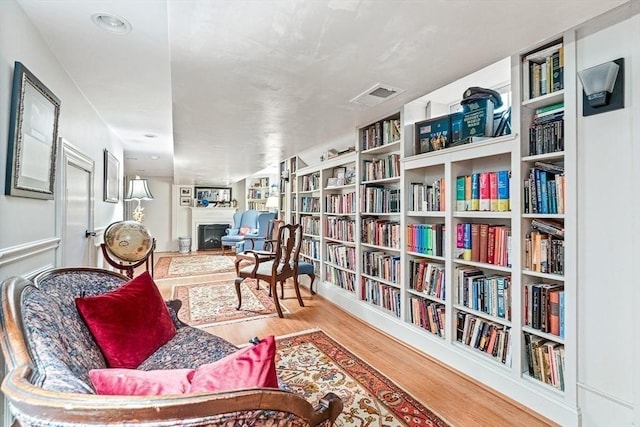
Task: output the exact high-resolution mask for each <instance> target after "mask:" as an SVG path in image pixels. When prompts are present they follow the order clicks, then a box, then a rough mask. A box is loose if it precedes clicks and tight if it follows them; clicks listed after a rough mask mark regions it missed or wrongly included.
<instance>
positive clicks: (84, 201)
mask: <svg viewBox="0 0 640 427" xmlns="http://www.w3.org/2000/svg"><path fill="white" fill-rule="evenodd" d="M61 145H62V168H61V169H62V170H61V176H60V187H61V189H60V192H59V193H58V194H60V196H61V199H60V203H59V205H58V206H59V207H60V208H59V215H58V218H59V227H60V228H59V229H60V231H61V232H60V236H61V242H60V255H59V263H58V265H59V266H61V267H68V266H95V263H96V261H95V258H96V251H97V248H96V246H95V244H94V238H93V235H92V233H93V175H94V162H93V160H92V159H90V158H89V157H87V156H85V155H84V154H82V153H80V152H79V151H78V150H77V149H76V148H75V147H73V146H71V145H70V144H68V143H67V142H66V141H64V140H63V141H62V144H61Z"/></svg>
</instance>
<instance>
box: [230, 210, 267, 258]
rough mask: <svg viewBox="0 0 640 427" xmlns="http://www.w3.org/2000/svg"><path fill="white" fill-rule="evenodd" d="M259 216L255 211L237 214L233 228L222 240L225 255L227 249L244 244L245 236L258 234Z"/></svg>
mask: <svg viewBox="0 0 640 427" xmlns="http://www.w3.org/2000/svg"><path fill="white" fill-rule="evenodd" d="M259 215H260V212H258V211H256V210H254V209H250V210H248V211H242V212H236V213H235V214H234V215H233V226H232V227H230V228H227V234H226V235H225V236H222V237H221V238H220V242H221V244H222V252H223V253H226V248H228V247H230V248H235V247H237V245H238V243H241V242H244V239H245V235H253V236H256V235H257V234H258V216H259Z"/></svg>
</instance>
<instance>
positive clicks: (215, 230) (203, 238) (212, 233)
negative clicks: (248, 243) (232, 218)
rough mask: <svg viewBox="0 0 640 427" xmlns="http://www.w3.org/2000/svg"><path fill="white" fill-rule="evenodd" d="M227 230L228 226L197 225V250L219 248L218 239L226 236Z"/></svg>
mask: <svg viewBox="0 0 640 427" xmlns="http://www.w3.org/2000/svg"><path fill="white" fill-rule="evenodd" d="M227 228H229V224H200V225H198V250H199V251H204V250H207V249H219V248H221V247H222V242H221V241H220V238H221V237H222V236H224V235H225V234H226V230H227Z"/></svg>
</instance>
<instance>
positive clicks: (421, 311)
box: [409, 297, 446, 338]
mask: <svg viewBox="0 0 640 427" xmlns="http://www.w3.org/2000/svg"><path fill="white" fill-rule="evenodd" d="M409 306H410V311H409V315H410V318H409V321H410V322H411V323H413V324H414V325H416V326H418V327H420V328H422V329H425V330H427V331H429V332H431V333H432V334H434V335H437V336H439V337H443V338H444V336H445V311H446V310H445V306H444V304H441V303H437V302H433V301H428V300H424V299H422V298H415V297H411V298H409Z"/></svg>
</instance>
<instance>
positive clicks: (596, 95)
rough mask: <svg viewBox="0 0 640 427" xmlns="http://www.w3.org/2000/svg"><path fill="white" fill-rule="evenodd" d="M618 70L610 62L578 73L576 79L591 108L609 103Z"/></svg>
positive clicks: (615, 65) (617, 67)
mask: <svg viewBox="0 0 640 427" xmlns="http://www.w3.org/2000/svg"><path fill="white" fill-rule="evenodd" d="M619 69H620V67H619V66H618V64H616V63H615V62H612V61H611V62H605V63H604V64H600V65H596V66H595V67H591V68H587V69H586V70H582V71H578V77H579V78H580V81H581V82H582V86H583V88H584V93H585V94H586V95H587V99H588V102H589V104H590V105H591V106H594V107H597V106H601V105H606V104H608V103H609V97H610V95H611V92H613V88H614V86H615V84H616V77H617V76H618V70H619Z"/></svg>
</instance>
